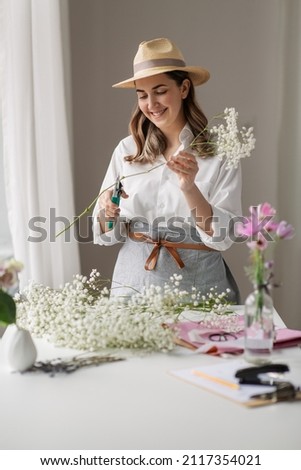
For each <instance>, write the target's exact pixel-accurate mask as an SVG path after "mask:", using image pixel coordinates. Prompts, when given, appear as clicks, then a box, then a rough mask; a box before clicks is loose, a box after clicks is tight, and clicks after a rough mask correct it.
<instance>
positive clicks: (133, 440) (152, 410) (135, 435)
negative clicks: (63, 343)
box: [0, 316, 301, 450]
mask: <svg viewBox="0 0 301 470" xmlns="http://www.w3.org/2000/svg"><path fill="white" fill-rule="evenodd" d="M277 321H278V323H279V322H281V321H280V319H279V317H278V316H277ZM276 323H277V322H276ZM35 342H36V345H37V349H38V359H39V360H46V359H51V358H58V357H65V356H66V357H67V356H70V355H72V354H73V353H74V351H72V350H68V349H61V348H55V347H54V346H52V345H51V344H49V343H46V342H45V341H43V340H35ZM0 346H1V343H0ZM231 360H232V359H224V358H217V357H212V356H209V355H205V354H195V353H192V352H191V351H188V350H186V349H184V348H180V347H179V348H177V349H175V350H174V351H172V352H170V353H167V354H164V353H152V354H140V355H135V356H132V357H130V358H128V359H126V360H124V361H121V362H116V363H111V364H103V365H100V366H97V367H87V368H82V369H80V370H78V371H76V372H74V373H71V374H69V375H66V374H58V375H56V376H55V377H49V376H48V375H47V374H43V373H30V374H23V375H22V374H19V373H11V372H9V371H8V370H7V368H6V366H5V365H4V364H3V354H1V353H0V383H1V395H0V396H1V411H0V436H1V439H0V449H7V450H9V449H20V450H23V449H25V450H26V449H28V450H30V449H36V450H40V449H45V450H47V449H58V450H60V449H70V450H79V449H86V450H93V449H108V450H110V449H123V450H126V449H141V450H142V449H145V450H147V449H158V450H166V449H172V450H181V449H183V450H189V449H211V450H213V449H236V450H261V449H286V450H290V449H301V434H300V422H301V401H300V402H294V403H293V402H283V403H277V404H273V405H269V406H264V407H259V408H253V409H250V408H246V407H244V406H242V405H239V404H237V403H234V402H232V401H230V400H228V399H226V398H224V397H221V396H218V395H216V394H214V393H212V392H210V391H207V390H205V389H202V388H199V387H196V386H194V385H191V384H189V383H185V382H184V381H181V380H180V379H178V378H176V377H174V376H172V375H171V374H170V373H169V372H170V371H171V370H175V369H183V368H193V367H198V366H202V365H210V364H215V363H216V362H217V361H231ZM273 361H274V362H276V361H277V362H285V363H287V364H289V366H290V368H291V370H292V369H293V370H294V371H295V373H296V374H297V377H298V378H299V377H300V383H301V349H300V348H297V347H294V348H286V349H282V350H277V351H275V352H274V353H273Z"/></svg>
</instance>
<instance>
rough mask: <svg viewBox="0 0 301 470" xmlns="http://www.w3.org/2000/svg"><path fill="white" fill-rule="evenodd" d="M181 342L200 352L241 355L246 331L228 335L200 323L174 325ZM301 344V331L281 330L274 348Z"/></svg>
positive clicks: (278, 332)
mask: <svg viewBox="0 0 301 470" xmlns="http://www.w3.org/2000/svg"><path fill="white" fill-rule="evenodd" d="M173 328H174V329H175V330H176V332H177V336H178V338H179V339H180V340H183V341H185V342H186V343H188V344H190V345H191V346H193V347H194V348H195V349H196V350H198V352H202V353H206V354H212V355H217V356H218V355H220V354H223V353H230V354H241V353H243V351H244V330H243V324H242V329H241V330H240V331H238V332H235V333H227V332H224V331H221V330H220V329H208V328H204V327H202V326H200V325H199V324H198V323H195V322H191V321H187V322H180V323H177V324H176V325H173ZM298 344H301V331H300V330H290V329H288V328H280V329H278V330H276V340H275V342H274V348H275V349H278V348H285V347H291V346H296V345H298Z"/></svg>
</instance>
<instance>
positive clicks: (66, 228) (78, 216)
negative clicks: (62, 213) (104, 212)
mask: <svg viewBox="0 0 301 470" xmlns="http://www.w3.org/2000/svg"><path fill="white" fill-rule="evenodd" d="M165 164H166V163H165V162H164V163H160V164H159V165H156V166H154V167H153V168H150V169H148V170H146V171H139V172H138V173H132V174H131V175H126V176H121V177H120V178H119V181H122V180H125V179H127V178H130V177H132V176H139V175H145V174H147V173H150V172H151V171H153V170H156V169H157V168H159V167H160V166H162V165H165ZM113 186H115V182H114V183H112V184H111V185H110V186H108V187H107V188H105V189H103V190H102V191H101V192H100V193H99V194H98V195H97V196H96V197H95V198H94V199H93V201H92V202H91V203H90V204H89V205H88V206H87V207H86V208H85V209H84V210H83V211H82V212H81V213H80V214H79V215H77V216H76V217H74V220H73V222H71V223H70V224H69V225H67V227H65V228H64V229H63V230H61V231H60V232H58V233H57V234H56V235H55V238H57V237H59V236H60V235H62V234H63V233H64V232H66V231H67V230H69V229H70V228H71V227H72V226H73V225H74V224H76V222H77V221H78V220H79V219H80V218H81V217H82V216H83V215H85V214H87V213H88V212H90V211H91V209H92V208H93V206H94V204H95V203H96V201H97V200H98V198H99V197H100V196H102V194H103V193H105V192H106V191H108V190H109V189H111V188H112V187H113Z"/></svg>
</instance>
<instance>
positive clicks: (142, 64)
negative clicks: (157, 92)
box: [113, 38, 210, 88]
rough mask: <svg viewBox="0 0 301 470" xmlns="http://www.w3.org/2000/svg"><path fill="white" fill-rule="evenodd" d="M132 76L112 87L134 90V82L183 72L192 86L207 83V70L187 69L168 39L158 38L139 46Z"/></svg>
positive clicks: (199, 68)
mask: <svg viewBox="0 0 301 470" xmlns="http://www.w3.org/2000/svg"><path fill="white" fill-rule="evenodd" d="M133 65H134V75H133V77H131V78H128V79H127V80H123V81H122V82H119V83H116V84H115V85H113V87H115V88H135V80H139V79H140V78H146V77H151V76H152V75H157V74H159V73H165V72H171V71H172V70H183V71H185V72H188V73H189V76H190V78H191V80H192V83H193V84H194V85H201V84H202V83H205V82H207V80H208V79H209V77H210V74H209V72H208V70H206V69H203V68H202V67H188V66H186V63H185V61H184V57H183V55H182V53H181V51H180V50H179V49H178V48H177V46H176V45H175V44H173V43H172V42H171V41H170V40H169V39H166V38H159V39H152V40H151V41H144V42H142V43H141V44H140V45H139V48H138V51H137V54H136V55H135V58H134V64H133Z"/></svg>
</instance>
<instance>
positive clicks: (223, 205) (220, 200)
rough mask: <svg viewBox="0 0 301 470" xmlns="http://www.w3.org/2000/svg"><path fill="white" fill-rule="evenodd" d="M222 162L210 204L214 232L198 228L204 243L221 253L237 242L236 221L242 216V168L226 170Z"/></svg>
mask: <svg viewBox="0 0 301 470" xmlns="http://www.w3.org/2000/svg"><path fill="white" fill-rule="evenodd" d="M225 165H226V162H222V163H221V165H220V168H219V172H218V175H217V178H216V181H215V182H214V184H213V186H212V189H211V194H210V195H209V203H210V205H211V207H212V212H213V217H212V225H211V226H212V230H213V234H212V235H208V234H207V233H206V232H204V231H203V230H202V229H201V228H199V227H198V226H197V227H196V228H197V230H198V232H199V234H200V236H201V238H202V241H203V242H204V244H205V245H207V246H209V247H210V248H214V249H216V250H219V251H224V250H227V249H228V248H229V247H230V246H231V245H232V243H233V242H234V241H235V233H234V226H235V220H237V218H238V217H240V216H241V212H242V209H241V186H242V181H241V167H240V165H239V166H238V167H237V168H231V169H226V168H225Z"/></svg>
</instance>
